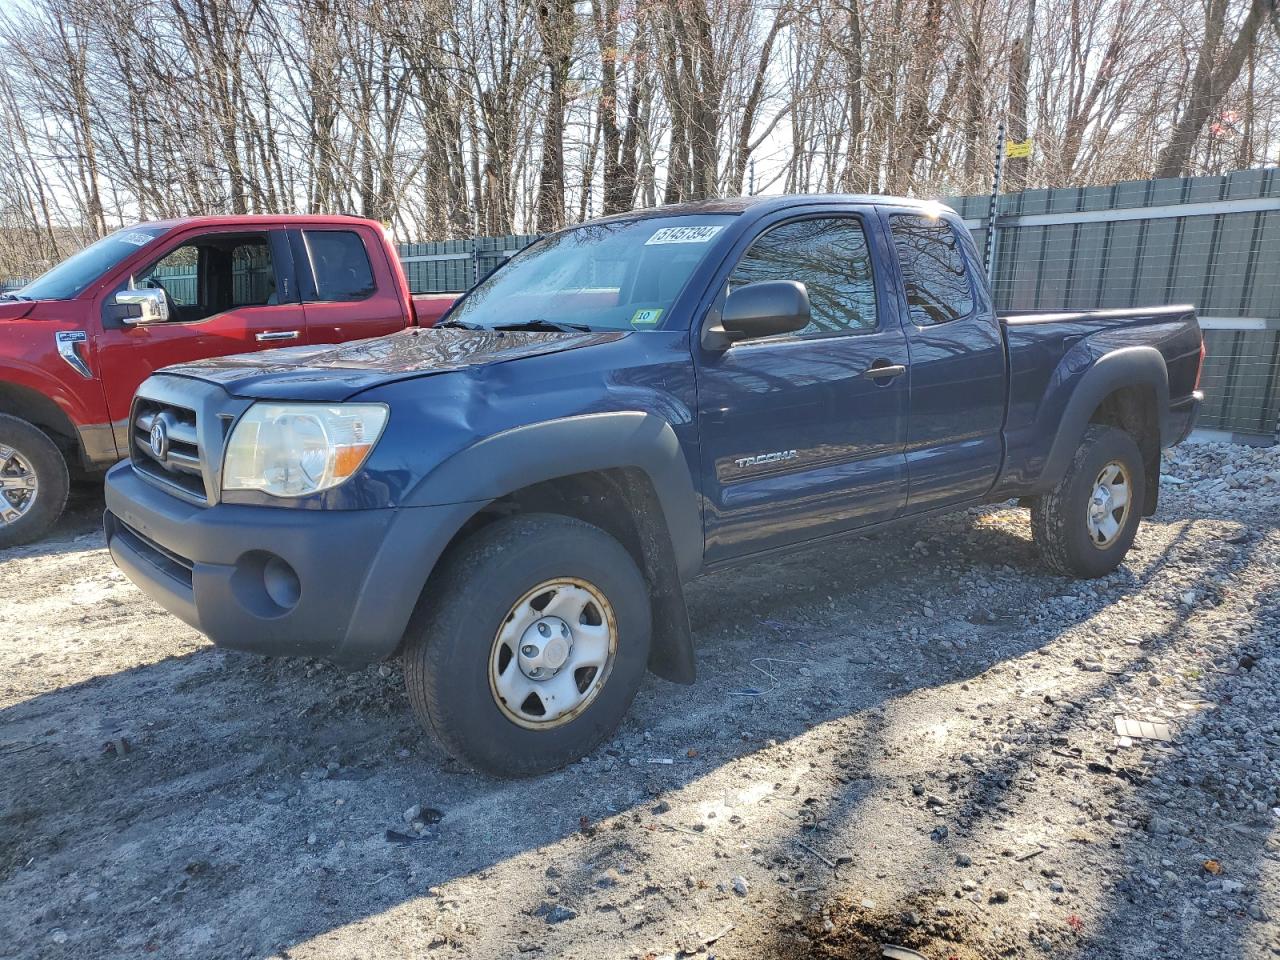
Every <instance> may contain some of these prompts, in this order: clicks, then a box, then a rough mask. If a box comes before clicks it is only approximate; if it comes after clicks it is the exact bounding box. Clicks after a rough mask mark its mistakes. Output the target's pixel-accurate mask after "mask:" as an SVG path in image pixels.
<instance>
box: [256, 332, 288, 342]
mask: <svg viewBox="0 0 1280 960" xmlns="http://www.w3.org/2000/svg"><path fill="white" fill-rule="evenodd" d="M298 336H299V331H297V330H273V331H272V332H270V333H256V334H254V339H255V340H257V341H258V342H259V343H267V342H268V341H271V340H297V339H298Z"/></svg>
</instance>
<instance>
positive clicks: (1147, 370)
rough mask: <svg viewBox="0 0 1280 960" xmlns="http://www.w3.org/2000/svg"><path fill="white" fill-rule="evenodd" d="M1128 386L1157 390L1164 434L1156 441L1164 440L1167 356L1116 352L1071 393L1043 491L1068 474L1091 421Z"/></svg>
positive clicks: (1141, 350)
mask: <svg viewBox="0 0 1280 960" xmlns="http://www.w3.org/2000/svg"><path fill="white" fill-rule="evenodd" d="M1125 387H1151V388H1152V389H1153V390H1154V391H1155V395H1156V423H1157V425H1158V427H1159V429H1160V431H1161V437H1159V438H1157V440H1158V441H1161V440H1162V439H1163V436H1164V433H1165V432H1166V427H1165V422H1164V421H1165V419H1166V416H1167V414H1168V410H1169V371H1168V368H1167V367H1166V366H1165V362H1164V357H1163V356H1162V355H1161V353H1160V351H1159V350H1157V349H1156V348H1155V347H1122V348H1121V349H1118V350H1113V351H1111V352H1110V353H1106V354H1103V355H1102V356H1101V357H1099V358H1098V359H1097V360H1095V361H1094V362H1093V364H1092V365H1091V366H1090V367H1089V369H1088V370H1087V371H1086V372H1085V374H1084V376H1083V377H1082V378H1081V380H1080V382H1079V383H1078V384H1076V386H1075V389H1073V390H1072V392H1071V396H1070V398H1069V399H1068V400H1067V404H1066V407H1065V408H1064V409H1063V411H1062V418H1061V419H1060V420H1059V422H1058V434H1057V436H1056V437H1055V438H1054V441H1053V445H1052V446H1051V447H1050V448H1049V455H1048V457H1047V458H1046V460H1045V465H1044V470H1043V472H1042V473H1041V474H1040V483H1039V484H1038V486H1039V487H1040V488H1042V489H1047V488H1048V487H1051V486H1052V485H1053V484H1054V483H1056V482H1057V481H1058V479H1059V478H1061V477H1062V476H1063V474H1065V473H1066V472H1067V467H1068V465H1069V464H1070V463H1071V458H1072V456H1074V455H1075V452H1076V450H1077V449H1078V448H1079V446H1080V441H1081V440H1082V439H1083V437H1084V432H1085V430H1086V429H1088V427H1089V418H1090V417H1092V416H1093V413H1094V411H1095V410H1097V409H1098V406H1099V405H1100V404H1101V403H1102V401H1103V400H1105V399H1106V398H1107V397H1108V396H1109V395H1110V394H1112V393H1114V392H1115V391H1117V390H1121V389H1123V388H1125ZM1161 445H1162V446H1163V444H1161Z"/></svg>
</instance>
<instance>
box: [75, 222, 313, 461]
mask: <svg viewBox="0 0 1280 960" xmlns="http://www.w3.org/2000/svg"><path fill="white" fill-rule="evenodd" d="M128 286H131V287H134V288H152V289H160V290H163V291H164V292H165V296H166V299H167V300H168V302H169V319H168V321H166V322H164V323H154V324H148V325H146V326H130V325H129V324H127V323H125V322H123V320H122V319H121V317H120V313H121V308H119V307H116V306H115V305H114V300H115V294H116V293H117V292H119V290H122V289H124V288H125V287H128ZM102 318H103V319H102V326H103V330H102V332H101V333H100V334H98V337H97V350H98V357H99V360H100V363H101V369H102V371H103V375H104V380H105V383H106V390H107V406H108V408H109V409H110V411H111V419H112V420H113V421H114V422H115V424H116V425H117V426H118V427H120V428H123V427H124V426H125V424H126V423H127V420H128V416H129V407H130V404H131V403H132V402H133V395H134V392H135V391H137V389H138V386H139V385H140V384H141V383H142V381H143V380H145V379H147V377H149V376H151V374H153V373H155V371H156V370H158V369H160V368H161V367H166V366H169V365H170V364H174V363H186V362H189V361H192V360H202V359H204V358H206V357H221V356H226V355H227V354H232V353H248V352H249V351H253V350H262V349H265V348H268V347H276V346H281V347H284V346H293V345H296V344H301V343H305V342H306V325H305V322H304V318H303V315H302V304H301V303H299V302H298V295H297V284H296V283H295V282H294V280H293V276H292V261H291V259H290V256H289V250H288V242H287V238H286V237H285V235H284V232H283V231H254V232H245V231H243V230H235V229H225V230H214V231H206V232H199V233H189V234H185V235H183V236H181V237H178V238H176V239H175V240H173V241H172V242H171V243H170V244H169V245H168V247H167V249H165V250H162V251H159V252H158V255H157V257H156V259H154V260H152V261H150V263H148V265H147V266H146V267H144V268H142V269H141V270H139V271H137V272H136V273H135V274H134V275H133V276H132V277H130V278H129V279H128V280H127V281H126V282H125V283H123V284H121V285H120V287H119V288H118V289H117V290H111V291H108V292H107V294H106V295H105V297H104V301H103V305H102ZM125 436H126V437H127V434H125ZM120 449H121V450H123V449H125V448H124V447H123V446H122V447H120Z"/></svg>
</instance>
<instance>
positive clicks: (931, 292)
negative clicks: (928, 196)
mask: <svg viewBox="0 0 1280 960" xmlns="http://www.w3.org/2000/svg"><path fill="white" fill-rule="evenodd" d="M889 229H890V231H891V232H892V233H893V243H894V246H895V247H897V248H898V262H899V263H900V264H901V265H902V283H903V286H904V287H905V288H906V292H907V309H908V310H909V311H910V313H911V322H912V323H914V324H916V326H920V327H927V326H932V325H934V324H938V323H947V322H949V321H951V320H959V319H960V318H961V317H967V316H968V315H969V314H971V313H972V312H973V287H972V286H971V285H970V283H969V274H968V270H967V269H966V267H965V259H964V253H963V252H962V251H961V249H960V241H959V239H958V238H957V237H956V234H955V231H954V230H952V229H951V224H949V223H947V222H946V221H945V220H938V219H935V218H933V217H923V216H917V215H913V214H903V213H895V214H894V215H893V216H891V217H890V218H889Z"/></svg>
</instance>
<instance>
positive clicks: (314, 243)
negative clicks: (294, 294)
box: [302, 230, 377, 303]
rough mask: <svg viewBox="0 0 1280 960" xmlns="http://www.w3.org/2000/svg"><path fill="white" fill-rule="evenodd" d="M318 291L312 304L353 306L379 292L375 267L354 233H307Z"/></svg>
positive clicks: (312, 270) (350, 231)
mask: <svg viewBox="0 0 1280 960" xmlns="http://www.w3.org/2000/svg"><path fill="white" fill-rule="evenodd" d="M302 239H303V242H304V243H305V244H306V248H307V257H308V258H309V260H310V261H311V272H312V275H313V276H314V277H315V282H316V289H315V296H314V298H310V299H311V300H312V302H323V303H350V302H352V301H355V300H367V299H369V297H371V296H373V295H374V293H375V292H377V284H376V283H374V279H373V266H372V265H371V264H370V263H369V252H368V251H367V250H366V249H365V246H364V241H363V240H362V239H360V234H358V233H357V232H356V231H354V230H303V231H302Z"/></svg>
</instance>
